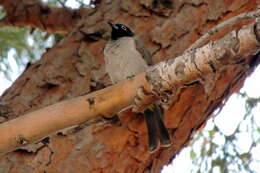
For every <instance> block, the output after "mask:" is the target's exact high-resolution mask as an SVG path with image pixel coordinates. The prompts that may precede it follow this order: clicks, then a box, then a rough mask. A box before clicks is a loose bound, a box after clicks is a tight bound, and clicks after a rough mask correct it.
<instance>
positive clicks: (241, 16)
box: [187, 9, 260, 50]
mask: <svg viewBox="0 0 260 173" xmlns="http://www.w3.org/2000/svg"><path fill="white" fill-rule="evenodd" d="M259 16H260V9H256V10H254V11H251V12H249V13H248V12H247V13H242V14H239V15H237V16H234V17H232V18H230V19H228V20H226V21H224V22H221V23H220V24H218V25H217V26H214V27H213V28H212V29H210V30H209V31H207V33H206V34H204V35H203V36H202V37H200V38H199V39H198V40H197V41H195V43H193V44H192V45H191V46H190V47H189V48H188V49H187V50H191V49H196V48H199V47H201V46H203V45H204V44H205V43H207V42H208V41H209V39H210V37H211V36H212V35H214V34H216V33H217V32H219V31H220V30H222V29H225V28H228V27H232V26H233V25H235V24H237V23H239V22H241V21H243V20H248V19H254V18H256V17H259Z"/></svg>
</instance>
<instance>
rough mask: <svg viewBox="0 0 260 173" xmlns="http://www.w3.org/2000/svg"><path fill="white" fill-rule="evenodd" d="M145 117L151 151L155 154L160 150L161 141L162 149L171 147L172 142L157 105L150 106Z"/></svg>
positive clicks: (145, 112)
mask: <svg viewBox="0 0 260 173" xmlns="http://www.w3.org/2000/svg"><path fill="white" fill-rule="evenodd" d="M144 117H145V120H146V126H147V131H148V145H149V151H150V152H154V151H155V150H156V149H157V148H158V146H159V139H160V143H161V146H162V147H169V146H170V145H171V144H172V141H171V137H170V135H169V132H168V130H167V128H166V127H165V125H164V122H163V117H162V110H161V108H160V107H159V106H158V105H156V104H153V105H151V106H149V107H148V108H147V109H146V110H145V111H144ZM158 137H159V139H158Z"/></svg>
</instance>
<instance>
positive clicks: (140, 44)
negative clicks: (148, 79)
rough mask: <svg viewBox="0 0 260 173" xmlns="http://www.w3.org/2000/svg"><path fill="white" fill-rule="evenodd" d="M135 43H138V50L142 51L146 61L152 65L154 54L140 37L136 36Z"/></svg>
mask: <svg viewBox="0 0 260 173" xmlns="http://www.w3.org/2000/svg"><path fill="white" fill-rule="evenodd" d="M135 45H136V49H137V51H138V52H140V53H141V55H142V56H143V59H144V60H145V61H146V63H147V64H148V65H152V55H151V53H150V52H149V51H148V49H147V48H146V47H145V46H144V44H143V42H142V41H141V40H140V39H139V38H138V37H136V38H135Z"/></svg>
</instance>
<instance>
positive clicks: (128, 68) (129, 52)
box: [104, 22, 172, 152]
mask: <svg viewBox="0 0 260 173" xmlns="http://www.w3.org/2000/svg"><path fill="white" fill-rule="evenodd" d="M108 24H109V25H110V26H111V28H112V32H111V38H110V40H109V41H108V43H107V44H106V46H105V49H104V55H105V69H106V72H107V73H108V74H109V76H110V79H111V81H112V83H113V84H116V83H118V82H121V81H123V80H126V79H127V78H129V77H133V76H135V75H136V74H139V73H142V72H144V71H146V70H147V68H148V64H149V63H148V62H150V61H151V55H150V53H149V51H148V50H147V49H146V48H145V47H144V46H143V44H142V43H141V42H140V41H139V40H137V39H136V38H135V37H134V33H133V32H132V31H131V30H130V29H129V28H128V27H126V26H125V25H123V24H113V23H111V22H108ZM144 117H145V121H146V126H147V131H148V145H149V151H150V152H154V151H155V150H156V149H157V148H158V146H159V142H160V144H161V146H163V147H168V146H170V145H171V144H172V141H171V137H170V135H169V133H168V130H167V128H166V127H165V125H164V122H163V119H162V118H163V117H162V110H161V108H160V107H159V105H157V104H153V105H151V106H149V107H148V108H147V109H146V110H145V111H144Z"/></svg>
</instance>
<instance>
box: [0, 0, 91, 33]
mask: <svg viewBox="0 0 260 173" xmlns="http://www.w3.org/2000/svg"><path fill="white" fill-rule="evenodd" d="M0 5H2V6H3V7H4V9H5V12H6V14H7V15H6V17H5V21H8V24H9V25H13V26H20V27H24V26H30V27H32V28H39V29H41V30H43V31H47V32H49V33H60V34H65V33H68V32H69V31H71V30H72V29H73V28H75V26H76V24H77V23H78V22H79V20H81V19H82V18H83V14H84V13H86V9H85V11H84V13H83V10H72V9H70V8H55V7H50V6H48V5H45V4H42V3H41V2H40V1H19V0H0ZM87 10H89V11H92V10H91V9H87Z"/></svg>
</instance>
